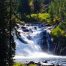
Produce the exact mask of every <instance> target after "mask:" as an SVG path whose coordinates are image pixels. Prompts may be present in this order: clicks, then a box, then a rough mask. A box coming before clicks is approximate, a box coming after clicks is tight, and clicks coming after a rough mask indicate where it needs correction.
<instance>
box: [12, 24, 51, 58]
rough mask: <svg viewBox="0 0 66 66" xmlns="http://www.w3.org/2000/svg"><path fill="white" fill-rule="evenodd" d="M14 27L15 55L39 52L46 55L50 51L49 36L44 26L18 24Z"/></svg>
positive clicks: (28, 54) (33, 54) (24, 55)
mask: <svg viewBox="0 0 66 66" xmlns="http://www.w3.org/2000/svg"><path fill="white" fill-rule="evenodd" d="M18 26H19V27H15V30H14V31H13V33H14V35H13V36H14V41H15V43H16V55H19V56H23V57H26V56H31V55H32V56H35V55H37V54H39V56H41V55H46V56H47V55H48V54H46V52H50V49H51V48H52V47H51V36H50V35H49V32H48V31H47V30H46V26H40V27H39V25H24V26H22V25H20V24H19V25H18Z"/></svg>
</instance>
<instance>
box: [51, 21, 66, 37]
mask: <svg viewBox="0 0 66 66" xmlns="http://www.w3.org/2000/svg"><path fill="white" fill-rule="evenodd" d="M65 28H66V22H63V23H61V24H60V25H59V26H57V27H56V28H54V29H53V30H52V32H51V35H53V36H56V37H59V36H66V29H65Z"/></svg>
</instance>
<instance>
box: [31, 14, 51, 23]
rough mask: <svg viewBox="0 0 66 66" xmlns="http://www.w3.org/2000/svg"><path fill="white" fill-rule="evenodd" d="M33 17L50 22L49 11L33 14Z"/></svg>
mask: <svg viewBox="0 0 66 66" xmlns="http://www.w3.org/2000/svg"><path fill="white" fill-rule="evenodd" d="M31 17H32V19H35V20H36V21H40V22H47V23H48V22H49V21H48V20H49V18H50V15H49V14H48V13H38V14H31Z"/></svg>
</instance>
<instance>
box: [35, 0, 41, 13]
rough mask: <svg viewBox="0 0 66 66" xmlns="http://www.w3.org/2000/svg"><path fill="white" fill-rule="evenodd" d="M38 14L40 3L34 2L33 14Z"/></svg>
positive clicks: (36, 0) (37, 0)
mask: <svg viewBox="0 0 66 66" xmlns="http://www.w3.org/2000/svg"><path fill="white" fill-rule="evenodd" d="M39 12H40V1H39V0H34V13H39Z"/></svg>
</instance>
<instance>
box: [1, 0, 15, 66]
mask: <svg viewBox="0 0 66 66" xmlns="http://www.w3.org/2000/svg"><path fill="white" fill-rule="evenodd" d="M8 1H9V0H8ZM9 2H10V1H9ZM10 6H11V4H9V7H10ZM7 7H8V4H7V3H6V0H0V66H11V65H12V63H13V56H14V54H15V43H14V41H13V37H12V35H11V25H10V22H11V21H10V20H11V18H10V17H11V15H10V13H8V11H7ZM9 12H10V10H9Z"/></svg>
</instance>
